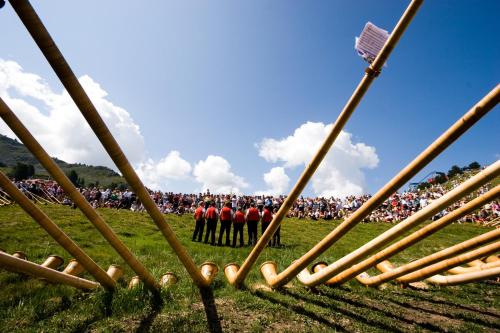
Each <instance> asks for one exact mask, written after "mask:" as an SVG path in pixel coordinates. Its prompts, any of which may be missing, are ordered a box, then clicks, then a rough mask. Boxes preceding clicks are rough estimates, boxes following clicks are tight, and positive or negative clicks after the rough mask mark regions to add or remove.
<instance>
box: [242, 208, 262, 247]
mask: <svg viewBox="0 0 500 333" xmlns="http://www.w3.org/2000/svg"><path fill="white" fill-rule="evenodd" d="M245 218H246V220H247V228H248V246H252V245H255V244H256V243H257V223H259V220H260V213H259V210H258V209H257V208H255V202H252V203H251V204H250V208H248V209H247V212H246V214H245Z"/></svg>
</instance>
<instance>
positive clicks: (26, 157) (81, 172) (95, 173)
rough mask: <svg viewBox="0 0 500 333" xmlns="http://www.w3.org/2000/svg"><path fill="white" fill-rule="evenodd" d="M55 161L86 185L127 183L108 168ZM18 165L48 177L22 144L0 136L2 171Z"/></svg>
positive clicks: (7, 171)
mask: <svg viewBox="0 0 500 333" xmlns="http://www.w3.org/2000/svg"><path fill="white" fill-rule="evenodd" d="M55 161H56V163H57V164H58V165H59V167H61V169H62V170H63V171H64V172H66V173H68V172H69V171H71V170H75V171H76V172H77V173H78V176H79V177H80V178H83V179H85V184H96V182H97V183H99V184H100V185H102V186H108V185H109V184H111V183H115V184H121V183H125V180H124V179H123V178H122V177H121V176H120V175H119V174H118V173H116V172H115V171H113V170H111V169H110V168H108V167H104V166H92V165H86V164H80V163H76V164H71V163H66V162H64V161H61V160H59V159H57V158H55ZM17 163H24V164H31V165H33V166H34V167H35V175H36V176H37V177H42V178H44V177H48V173H47V171H45V169H44V168H43V167H42V166H41V165H40V163H39V162H38V160H37V159H36V158H35V157H33V155H32V154H31V153H30V151H29V150H28V149H27V148H26V147H25V146H24V145H23V144H22V143H20V142H19V141H17V140H13V139H11V138H9V137H6V136H4V135H0V165H5V166H4V167H1V168H0V170H2V172H4V173H9V172H10V171H11V168H12V167H13V166H15V165H16V164H17Z"/></svg>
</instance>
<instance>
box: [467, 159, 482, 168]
mask: <svg viewBox="0 0 500 333" xmlns="http://www.w3.org/2000/svg"><path fill="white" fill-rule="evenodd" d="M477 169H481V164H479V163H477V162H476V161H474V162H472V163H471V164H469V170H477Z"/></svg>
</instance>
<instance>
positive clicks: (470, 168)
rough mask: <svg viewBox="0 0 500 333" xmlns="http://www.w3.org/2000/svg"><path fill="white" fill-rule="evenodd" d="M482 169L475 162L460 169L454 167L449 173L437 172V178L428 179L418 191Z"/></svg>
mask: <svg viewBox="0 0 500 333" xmlns="http://www.w3.org/2000/svg"><path fill="white" fill-rule="evenodd" d="M479 169H481V164H479V163H478V162H476V161H474V162H472V163H470V164H469V165H466V166H463V167H459V166H458V165H453V166H452V167H451V168H450V170H448V172H447V173H444V172H436V176H435V177H433V178H430V179H427V180H426V181H423V182H421V183H420V184H419V185H418V189H420V190H422V189H426V188H428V187H430V186H432V185H433V184H443V183H445V182H447V181H448V179H450V178H453V177H454V176H456V175H461V174H463V173H464V172H466V171H473V170H479Z"/></svg>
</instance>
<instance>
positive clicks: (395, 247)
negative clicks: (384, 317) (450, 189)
mask: <svg viewBox="0 0 500 333" xmlns="http://www.w3.org/2000/svg"><path fill="white" fill-rule="evenodd" d="M499 195H500V185H497V186H495V188H493V189H491V190H489V191H488V192H486V193H485V194H483V195H482V196H480V197H477V198H475V199H474V200H472V201H470V202H468V203H467V204H465V205H464V206H462V207H460V208H457V209H455V210H454V211H452V212H450V213H448V214H446V215H445V216H443V217H441V218H440V219H438V220H436V221H434V222H432V223H431V224H428V225H427V226H425V227H423V228H421V229H419V230H417V231H415V232H413V233H412V234H410V235H408V236H406V237H405V238H403V239H401V240H399V241H397V242H396V243H394V244H391V245H390V246H389V247H387V248H386V249H384V250H382V251H380V252H378V253H377V254H375V255H373V256H371V257H370V258H368V259H366V260H364V261H362V262H360V263H359V264H356V265H354V266H352V267H351V268H349V269H347V270H345V271H343V272H342V273H340V274H338V275H337V276H335V277H334V278H332V279H330V280H328V281H326V284H329V285H330V284H342V283H344V282H346V281H348V280H350V279H352V278H354V277H355V276H356V275H358V274H360V273H361V272H363V271H365V270H367V269H369V268H370V267H373V266H375V265H376V264H377V263H379V262H381V261H383V260H385V259H388V258H390V257H392V256H394V255H395V254H397V253H399V252H401V251H403V250H405V249H407V248H408V247H410V246H412V245H414V244H416V243H418V242H420V241H421V240H423V239H425V238H426V237H429V236H430V235H432V234H434V233H435V232H437V231H439V230H441V229H442V228H444V227H446V226H447V225H449V224H451V223H452V222H454V221H456V220H458V219H460V218H461V217H463V216H465V215H467V214H469V213H471V212H473V211H474V210H476V209H478V208H480V207H481V206H483V205H485V204H486V203H488V202H490V201H492V200H495V198H498V197H499ZM402 223H403V222H402Z"/></svg>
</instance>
